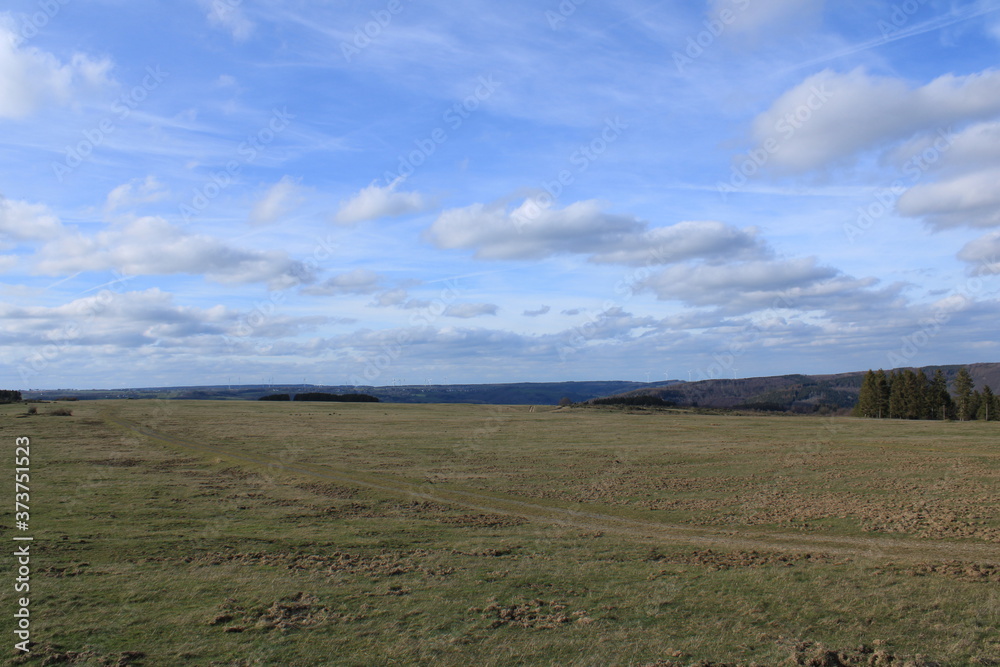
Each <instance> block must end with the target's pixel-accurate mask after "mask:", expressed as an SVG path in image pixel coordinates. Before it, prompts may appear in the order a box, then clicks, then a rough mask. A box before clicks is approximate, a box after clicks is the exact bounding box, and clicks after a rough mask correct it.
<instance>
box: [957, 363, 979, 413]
mask: <svg viewBox="0 0 1000 667" xmlns="http://www.w3.org/2000/svg"><path fill="white" fill-rule="evenodd" d="M973 387H975V384H974V383H973V382H972V376H971V375H969V369H968V368H962V369H961V370H959V371H958V376H956V377H955V404H956V412H957V413H958V418H959V419H961V420H962V421H965V420H967V419H971V418H972V417H973V415H975V414H976V413H975V412H972V389H973Z"/></svg>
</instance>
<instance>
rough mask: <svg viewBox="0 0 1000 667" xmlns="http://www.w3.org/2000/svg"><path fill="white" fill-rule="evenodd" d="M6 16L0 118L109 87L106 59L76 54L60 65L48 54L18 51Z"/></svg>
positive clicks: (1, 17)
mask: <svg viewBox="0 0 1000 667" xmlns="http://www.w3.org/2000/svg"><path fill="white" fill-rule="evenodd" d="M20 41H21V40H20V36H19V35H17V33H16V32H15V31H14V28H13V21H12V19H11V18H10V15H9V14H0V118H24V117H26V116H29V115H31V114H32V113H34V112H35V111H37V110H38V109H40V108H41V107H43V106H46V105H50V104H57V105H63V106H66V105H71V104H73V103H75V102H77V101H78V100H79V98H80V96H81V95H83V94H86V93H91V92H96V91H98V90H101V89H103V88H105V87H106V86H108V85H110V83H111V81H110V79H109V76H108V73H109V71H110V70H111V67H112V64H111V61H110V60H107V59H100V60H94V59H91V58H90V57H89V56H87V55H84V54H81V53H76V54H74V55H73V56H72V58H71V59H70V61H69V62H68V63H63V62H62V61H60V60H59V59H58V58H57V57H56V56H55V55H53V54H52V53H48V52H46V51H42V50H40V49H38V48H35V47H31V46H27V47H23V48H21V46H20Z"/></svg>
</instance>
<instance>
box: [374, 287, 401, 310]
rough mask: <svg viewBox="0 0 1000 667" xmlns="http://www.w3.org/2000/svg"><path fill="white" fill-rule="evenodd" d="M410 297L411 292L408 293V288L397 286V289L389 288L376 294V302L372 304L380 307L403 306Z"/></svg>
mask: <svg viewBox="0 0 1000 667" xmlns="http://www.w3.org/2000/svg"><path fill="white" fill-rule="evenodd" d="M408 298H409V294H407V292H406V290H405V289H403V288H401V287H397V288H396V289H391V290H387V291H385V292H382V293H381V294H379V295H378V296H376V297H375V302H374V303H373V304H372V305H374V306H376V307H378V308H389V307H391V306H402V305H403V304H404V303H405V302H406V300H407V299H408Z"/></svg>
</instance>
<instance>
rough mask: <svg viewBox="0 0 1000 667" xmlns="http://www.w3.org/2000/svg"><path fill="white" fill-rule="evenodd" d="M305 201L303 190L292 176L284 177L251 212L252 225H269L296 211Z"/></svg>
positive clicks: (265, 194)
mask: <svg viewBox="0 0 1000 667" xmlns="http://www.w3.org/2000/svg"><path fill="white" fill-rule="evenodd" d="M303 200H304V197H303V196H302V188H301V187H300V186H299V184H298V181H296V179H294V178H292V177H291V176H283V177H282V178H281V180H280V181H278V182H277V183H275V184H274V185H272V186H271V187H270V188H268V190H267V192H265V193H264V196H263V197H261V198H260V199H259V200H258V201H257V203H255V204H254V206H253V209H252V210H251V211H250V223H251V224H254V225H269V224H272V223H274V222H278V221H279V220H280V219H281V218H283V217H285V216H287V215H288V214H289V213H291V212H292V211H294V210H295V209H296V208H297V207H298V206H299V205H300V204H301V203H302V201H303Z"/></svg>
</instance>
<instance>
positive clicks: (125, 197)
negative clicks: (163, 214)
mask: <svg viewBox="0 0 1000 667" xmlns="http://www.w3.org/2000/svg"><path fill="white" fill-rule="evenodd" d="M167 194H169V193H168V192H167V190H166V188H165V187H164V186H163V184H162V183H160V182H159V181H158V180H156V177H154V176H147V177H146V179H145V180H140V179H138V178H136V179H133V180H131V181H129V182H128V183H123V184H122V185H119V186H118V187H117V188H115V189H114V190H112V191H111V192H109V193H108V197H107V199H106V200H105V202H104V212H105V213H113V212H115V211H117V210H119V209H123V208H132V207H134V206H137V205H139V204H147V203H150V202H155V201H160V200H161V199H163V198H164V197H166V196H167Z"/></svg>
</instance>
